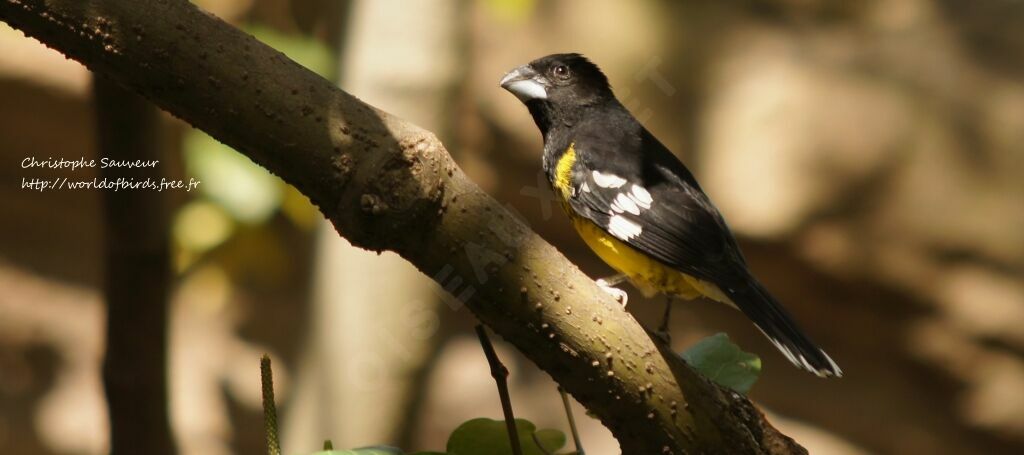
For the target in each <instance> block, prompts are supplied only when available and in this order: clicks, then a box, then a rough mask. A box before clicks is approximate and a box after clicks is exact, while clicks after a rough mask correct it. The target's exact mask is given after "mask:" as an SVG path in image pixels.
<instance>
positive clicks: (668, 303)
mask: <svg viewBox="0 0 1024 455" xmlns="http://www.w3.org/2000/svg"><path fill="white" fill-rule="evenodd" d="M672 300H673V299H672V296H670V295H666V296H665V314H664V315H662V317H661V325H660V326H658V332H657V334H658V336H660V337H661V338H662V339H664V340H665V344H671V343H672V336H671V335H670V334H669V331H668V323H669V321H670V320H671V319H672Z"/></svg>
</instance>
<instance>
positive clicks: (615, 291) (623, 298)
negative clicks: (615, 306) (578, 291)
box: [597, 278, 629, 308]
mask: <svg viewBox="0 0 1024 455" xmlns="http://www.w3.org/2000/svg"><path fill="white" fill-rule="evenodd" d="M597 285H598V286H600V287H601V289H603V290H604V292H607V293H608V294H611V296H612V297H614V298H615V300H616V301H618V302H619V304H621V305H622V307H623V308H625V307H626V303H627V302H629V294H627V293H626V291H623V290H622V289H619V288H617V287H614V286H612V284H611V283H609V282H608V281H607V280H605V279H604V278H602V279H599V280H597Z"/></svg>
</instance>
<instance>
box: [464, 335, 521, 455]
mask: <svg viewBox="0 0 1024 455" xmlns="http://www.w3.org/2000/svg"><path fill="white" fill-rule="evenodd" d="M476 335H477V337H478V338H480V346H481V347H482V348H483V349H484V357H487V364H488V365H490V366H491V377H493V378H494V382H495V383H497V385H498V396H499V397H500V398H501V410H502V412H503V413H504V414H505V427H506V428H507V429H508V438H509V442H510V443H511V444H512V454H513V455H523V448H522V447H521V446H520V445H519V430H517V429H516V417H515V416H514V415H513V414H512V399H511V398H510V397H509V395H508V368H505V365H503V364H502V363H501V360H498V354H496V353H495V352H494V346H493V345H491V340H490V338H488V337H487V330H486V329H484V326H483V325H480V324H477V326H476Z"/></svg>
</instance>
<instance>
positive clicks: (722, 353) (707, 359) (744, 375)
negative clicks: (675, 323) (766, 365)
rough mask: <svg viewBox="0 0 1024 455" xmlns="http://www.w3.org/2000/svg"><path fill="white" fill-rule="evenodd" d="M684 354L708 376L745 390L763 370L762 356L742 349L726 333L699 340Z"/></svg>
mask: <svg viewBox="0 0 1024 455" xmlns="http://www.w3.org/2000/svg"><path fill="white" fill-rule="evenodd" d="M682 357H683V360H686V363H689V364H690V365H691V366H693V367H694V368H695V369H696V370H697V371H699V372H701V374H703V375H704V376H707V378H708V379H711V380H712V381H715V382H717V383H718V384H720V385H723V386H725V387H728V388H730V389H733V390H735V391H737V392H739V393H743V394H746V393H747V392H749V391H750V388H751V387H753V386H754V383H755V382H757V377H758V375H759V374H760V373H761V359H760V358H759V357H757V356H756V355H754V354H751V353H749V352H743V350H741V349H740V348H739V346H736V345H735V344H733V342H732V341H729V336H728V335H726V334H724V333H716V334H714V335H712V336H709V337H707V338H705V339H703V340H700V341H698V342H697V344H694V345H693V346H690V348H689V349H687V350H686V352H684V353H683V354H682Z"/></svg>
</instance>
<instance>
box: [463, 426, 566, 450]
mask: <svg viewBox="0 0 1024 455" xmlns="http://www.w3.org/2000/svg"><path fill="white" fill-rule="evenodd" d="M516 429H517V430H518V432H519V442H520V445H521V446H522V447H523V455H544V451H543V450H541V449H540V448H539V447H537V444H536V443H535V442H534V441H533V436H534V434H535V433H536V436H537V439H538V440H539V441H540V443H541V444H543V445H544V449H545V450H547V452H549V453H554V452H555V451H556V450H558V449H561V448H562V446H564V445H565V433H562V432H561V431H558V430H540V431H537V426H536V425H534V424H533V423H532V422H530V421H529V420H524V419H516ZM447 451H448V454H449V455H512V445H511V444H510V443H509V439H508V431H507V430H506V429H505V421H504V420H491V419H486V418H480V419H473V420H470V421H467V422H465V423H463V424H462V425H459V427H458V428H456V429H455V431H453V432H452V435H451V436H450V437H449V438H448V448H447Z"/></svg>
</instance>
